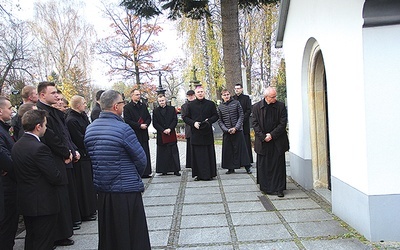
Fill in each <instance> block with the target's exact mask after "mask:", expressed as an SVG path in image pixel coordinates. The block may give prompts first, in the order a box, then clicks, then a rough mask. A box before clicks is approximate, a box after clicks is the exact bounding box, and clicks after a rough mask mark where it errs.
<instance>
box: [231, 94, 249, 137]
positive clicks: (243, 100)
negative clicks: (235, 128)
mask: <svg viewBox="0 0 400 250" xmlns="http://www.w3.org/2000/svg"><path fill="white" fill-rule="evenodd" d="M233 99H235V100H238V101H239V102H240V106H242V109H243V114H244V119H243V133H244V134H250V115H251V100H250V97H249V96H248V95H244V94H240V95H239V96H238V95H234V96H233Z"/></svg>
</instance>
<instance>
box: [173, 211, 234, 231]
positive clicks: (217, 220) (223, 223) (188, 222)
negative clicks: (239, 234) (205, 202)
mask: <svg viewBox="0 0 400 250" xmlns="http://www.w3.org/2000/svg"><path fill="white" fill-rule="evenodd" d="M227 226H228V222H227V220H226V215H225V214H209V215H191V216H182V219H181V226H180V228H195V227H196V228H197V227H227Z"/></svg>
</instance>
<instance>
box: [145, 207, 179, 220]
mask: <svg viewBox="0 0 400 250" xmlns="http://www.w3.org/2000/svg"><path fill="white" fill-rule="evenodd" d="M144 210H145V213H146V217H160V216H172V215H173V214H174V206H169V205H166V206H145V207H144Z"/></svg>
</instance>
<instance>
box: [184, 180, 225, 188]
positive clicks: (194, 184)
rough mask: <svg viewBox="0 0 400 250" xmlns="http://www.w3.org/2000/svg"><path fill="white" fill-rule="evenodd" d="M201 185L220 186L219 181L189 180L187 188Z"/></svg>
mask: <svg viewBox="0 0 400 250" xmlns="http://www.w3.org/2000/svg"><path fill="white" fill-rule="evenodd" d="M199 187H219V182H218V181H193V180H188V181H187V183H186V188H199Z"/></svg>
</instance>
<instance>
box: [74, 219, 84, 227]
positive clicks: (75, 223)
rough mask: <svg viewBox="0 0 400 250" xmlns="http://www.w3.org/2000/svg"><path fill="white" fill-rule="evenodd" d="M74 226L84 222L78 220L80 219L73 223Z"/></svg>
mask: <svg viewBox="0 0 400 250" xmlns="http://www.w3.org/2000/svg"><path fill="white" fill-rule="evenodd" d="M72 224H73V225H74V226H79V225H80V224H82V221H80V220H78V221H74V223H72Z"/></svg>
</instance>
